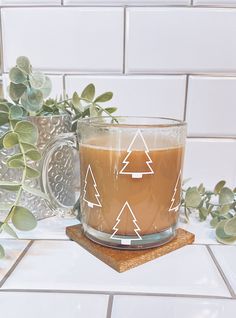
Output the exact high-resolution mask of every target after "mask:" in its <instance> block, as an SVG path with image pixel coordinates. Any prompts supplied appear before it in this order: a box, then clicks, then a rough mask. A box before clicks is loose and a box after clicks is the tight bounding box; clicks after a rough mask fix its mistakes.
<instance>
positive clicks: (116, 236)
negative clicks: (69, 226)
mask: <svg viewBox="0 0 236 318" xmlns="http://www.w3.org/2000/svg"><path fill="white" fill-rule="evenodd" d="M116 118H117V120H118V123H115V122H111V118H110V117H96V118H88V119H83V120H80V121H79V123H78V130H77V133H76V134H64V135H61V136H58V137H57V138H56V139H54V141H53V142H52V144H50V145H49V147H48V149H47V151H46V154H45V157H44V162H43V167H42V186H43V188H44V190H45V192H47V193H48V195H49V197H50V199H51V204H52V205H54V207H56V205H57V202H56V200H55V198H54V197H52V194H51V193H50V188H49V187H48V184H49V183H48V180H47V166H48V162H49V160H50V156H51V154H52V152H53V151H55V149H56V148H57V147H58V146H60V147H61V146H63V145H66V146H68V145H69V146H71V147H74V148H75V149H77V150H78V152H79V159H77V160H76V161H78V160H79V162H80V173H79V175H78V174H77V176H75V177H74V180H73V183H75V186H76V185H77V188H78V187H80V200H79V201H80V221H81V224H82V226H83V229H84V233H85V235H86V236H87V237H88V238H89V239H91V240H93V241H95V242H96V243H99V244H102V245H105V246H109V247H113V248H119V249H145V248H151V247H155V246H159V245H162V244H165V243H166V242H168V241H170V240H171V239H173V238H174V237H175V234H176V224H177V221H178V214H179V207H180V199H181V198H180V197H181V179H182V168H183V159H184V147H185V139H186V123H185V122H183V121H179V120H175V119H170V118H157V117H156V118H155V117H153V118H151V117H150V118H148V117H116ZM74 164H75V163H74ZM79 179H80V180H79ZM62 182H63V181H62ZM79 184H80V186H79Z"/></svg>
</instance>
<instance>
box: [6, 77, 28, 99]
mask: <svg viewBox="0 0 236 318" xmlns="http://www.w3.org/2000/svg"><path fill="white" fill-rule="evenodd" d="M26 89H27V87H26V86H25V85H24V84H21V83H20V84H15V83H12V82H11V83H10V85H9V96H10V97H11V99H12V100H13V101H15V102H17V101H18V100H19V99H20V98H21V96H22V95H23V94H24V92H25V91H26Z"/></svg>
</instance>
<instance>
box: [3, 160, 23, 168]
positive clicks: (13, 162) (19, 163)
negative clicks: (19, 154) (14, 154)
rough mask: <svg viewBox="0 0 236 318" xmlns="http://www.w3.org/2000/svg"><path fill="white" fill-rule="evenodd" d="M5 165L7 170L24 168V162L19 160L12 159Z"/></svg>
mask: <svg viewBox="0 0 236 318" xmlns="http://www.w3.org/2000/svg"><path fill="white" fill-rule="evenodd" d="M7 165H8V167H9V168H24V167H25V163H24V161H23V160H20V159H12V160H10V161H8V163H7Z"/></svg>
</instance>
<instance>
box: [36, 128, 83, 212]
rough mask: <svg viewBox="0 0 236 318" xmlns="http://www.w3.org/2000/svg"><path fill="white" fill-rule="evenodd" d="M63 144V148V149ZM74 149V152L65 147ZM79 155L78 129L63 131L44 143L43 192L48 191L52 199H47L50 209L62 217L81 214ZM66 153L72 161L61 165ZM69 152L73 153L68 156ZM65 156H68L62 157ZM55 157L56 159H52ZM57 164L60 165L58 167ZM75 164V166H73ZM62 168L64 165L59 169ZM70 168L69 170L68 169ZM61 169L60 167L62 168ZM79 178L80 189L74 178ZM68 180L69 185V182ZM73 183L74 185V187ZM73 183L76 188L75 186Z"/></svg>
mask: <svg viewBox="0 0 236 318" xmlns="http://www.w3.org/2000/svg"><path fill="white" fill-rule="evenodd" d="M63 148H64V152H63ZM66 148H67V149H68V148H69V149H71V152H70V153H68V151H65V149H66ZM76 153H77V156H78V141H77V137H76V134H75V133H64V134H60V135H57V136H56V137H54V138H53V139H52V140H51V141H50V142H49V143H48V144H47V145H46V147H45V149H44V151H43V154H42V160H41V164H40V171H41V176H40V185H41V189H42V191H43V192H44V193H46V194H47V196H48V198H49V201H48V202H47V204H48V206H49V208H50V209H52V210H53V211H55V214H57V215H59V216H61V217H75V216H77V218H79V216H80V204H79V199H77V202H76V193H77V194H78V195H77V198H79V196H80V185H79V180H80V177H79V175H80V167H79V160H78V159H77V158H76ZM63 155H66V156H67V157H68V158H69V159H68V158H67V160H68V161H70V160H72V163H71V162H70V163H68V162H67V164H65V166H63V167H60V165H59V164H60V158H62V157H63ZM69 156H70V157H69ZM63 160H65V158H63ZM53 161H54V162H53ZM57 164H58V165H59V166H58V167H59V168H58V169H57ZM70 165H72V167H71V166H70ZM60 168H61V169H60ZM67 169H69V173H68V171H67ZM59 170H60V171H59ZM75 179H76V182H77V181H78V185H76V186H77V189H76V190H78V191H75V185H73V182H75ZM68 183H69V185H68ZM73 186H74V187H73ZM72 187H73V189H72Z"/></svg>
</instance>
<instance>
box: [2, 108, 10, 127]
mask: <svg viewBox="0 0 236 318" xmlns="http://www.w3.org/2000/svg"><path fill="white" fill-rule="evenodd" d="M8 122H9V115H8V113H6V112H3V111H0V126H2V125H5V124H7V123H8Z"/></svg>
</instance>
